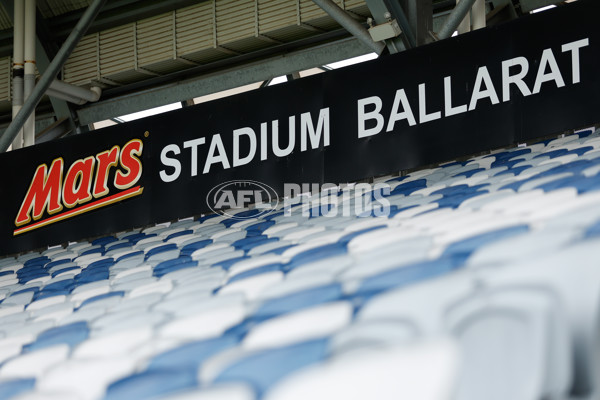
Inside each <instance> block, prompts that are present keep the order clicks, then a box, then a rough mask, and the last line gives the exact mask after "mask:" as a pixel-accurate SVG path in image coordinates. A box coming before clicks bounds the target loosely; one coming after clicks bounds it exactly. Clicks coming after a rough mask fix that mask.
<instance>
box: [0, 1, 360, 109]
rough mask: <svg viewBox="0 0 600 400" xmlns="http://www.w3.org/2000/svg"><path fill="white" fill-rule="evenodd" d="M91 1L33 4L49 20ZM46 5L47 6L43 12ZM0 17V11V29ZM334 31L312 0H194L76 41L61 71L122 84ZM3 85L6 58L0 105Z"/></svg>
mask: <svg viewBox="0 0 600 400" xmlns="http://www.w3.org/2000/svg"><path fill="white" fill-rule="evenodd" d="M90 1H91V0H49V1H46V2H42V1H40V2H38V6H39V7H40V12H41V13H42V14H43V15H44V16H45V17H53V16H55V15H60V14H63V13H66V12H70V11H73V10H77V9H81V8H83V7H86V6H88V5H89V3H90ZM335 1H336V3H337V4H338V5H339V6H340V7H342V8H345V9H346V10H348V11H351V12H352V13H354V14H355V15H358V16H363V17H366V16H368V15H369V14H368V8H367V7H366V3H365V0H335ZM49 3H51V6H52V7H51V8H47V9H45V8H44V7H46V6H47V4H49ZM0 11H1V10H0ZM4 17H5V15H4V14H3V13H2V12H0V26H1V25H2V24H3V23H4V22H3V21H4V19H3V18H4ZM7 18H8V17H7ZM8 22H10V19H9V20H8ZM11 25H12V24H11ZM338 27H339V26H338V25H337V24H336V23H335V21H333V19H332V18H331V17H329V16H328V15H327V14H326V13H325V12H324V11H322V10H321V9H320V8H319V7H318V6H316V5H315V4H314V3H313V1H312V0H206V1H200V2H198V3H197V4H194V5H192V6H188V7H185V8H181V9H178V10H175V11H172V12H168V13H163V14H160V15H157V16H154V17H151V18H147V19H144V20H140V21H137V22H134V23H130V24H127V25H122V26H119V27H115V28H112V29H108V30H104V31H101V32H98V33H93V34H90V35H87V36H85V37H83V38H82V40H81V41H80V42H79V44H78V45H77V46H76V47H75V49H74V51H73V53H72V54H71V56H70V57H69V59H68V60H67V62H66V64H65V65H64V67H63V79H64V80H65V82H68V83H72V84H76V85H80V86H86V85H90V84H100V85H106V86H113V85H119V84H125V83H130V82H135V81H140V80H143V79H146V78H148V77H150V76H155V75H161V74H167V73H170V72H175V71H179V70H182V69H185V68H188V67H189V66H190V65H193V64H209V63H211V62H214V61H217V60H221V59H224V58H227V57H231V56H235V55H236V54H245V53H249V52H251V51H254V50H257V49H261V48H265V47H268V46H272V45H274V44H278V43H286V42H291V41H295V40H298V39H302V38H306V37H308V36H311V35H315V34H317V33H318V32H321V31H323V30H329V29H337V28H338ZM314 28H317V29H314ZM10 80H11V64H10V57H5V58H1V59H0V101H2V102H4V101H7V100H8V99H10V86H11V82H10Z"/></svg>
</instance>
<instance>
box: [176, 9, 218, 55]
mask: <svg viewBox="0 0 600 400" xmlns="http://www.w3.org/2000/svg"><path fill="white" fill-rule="evenodd" d="M175 26H176V32H175V38H176V44H177V55H178V56H184V55H191V54H194V53H198V52H200V51H202V50H206V49H211V48H213V47H214V43H215V38H214V24H213V4H212V2H208V1H206V2H203V3H200V4H197V5H194V6H191V7H186V8H183V9H180V10H177V11H175Z"/></svg>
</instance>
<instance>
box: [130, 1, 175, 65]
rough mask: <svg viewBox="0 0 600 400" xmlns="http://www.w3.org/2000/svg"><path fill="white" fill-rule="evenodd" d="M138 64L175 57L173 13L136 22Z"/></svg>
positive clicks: (148, 63)
mask: <svg viewBox="0 0 600 400" xmlns="http://www.w3.org/2000/svg"><path fill="white" fill-rule="evenodd" d="M136 35H137V41H136V44H137V56H138V66H142V67H143V66H146V65H150V64H153V63H157V62H160V61H164V60H167V59H169V58H171V59H174V58H175V13H172V12H171V13H168V14H161V15H159V16H157V17H153V18H148V19H145V20H142V21H138V22H137V28H136Z"/></svg>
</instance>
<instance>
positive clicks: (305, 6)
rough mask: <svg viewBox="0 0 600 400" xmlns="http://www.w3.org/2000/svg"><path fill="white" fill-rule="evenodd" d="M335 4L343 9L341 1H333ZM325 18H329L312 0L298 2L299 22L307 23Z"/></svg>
mask: <svg viewBox="0 0 600 400" xmlns="http://www.w3.org/2000/svg"><path fill="white" fill-rule="evenodd" d="M335 3H336V4H337V5H338V6H339V7H341V8H344V2H343V0H335ZM322 17H327V18H330V17H329V16H328V15H327V13H326V12H325V11H323V9H322V8H321V7H319V6H318V5H316V4H315V3H314V2H313V1H312V0H300V20H301V21H302V22H309V21H311V20H313V19H317V18H322Z"/></svg>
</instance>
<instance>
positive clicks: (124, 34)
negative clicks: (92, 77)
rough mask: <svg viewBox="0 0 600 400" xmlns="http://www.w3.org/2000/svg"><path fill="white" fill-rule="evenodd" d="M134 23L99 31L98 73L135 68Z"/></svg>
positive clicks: (108, 74)
mask: <svg viewBox="0 0 600 400" xmlns="http://www.w3.org/2000/svg"><path fill="white" fill-rule="evenodd" d="M134 28H135V26H134V24H128V25H124V26H120V27H118V28H114V29H110V30H107V31H103V32H100V73H101V75H102V76H110V75H111V74H115V73H118V72H122V71H127V70H132V69H135V66H136V65H135V56H136V54H135V46H134V44H135V40H134V33H135V32H134V31H135V29H134Z"/></svg>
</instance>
